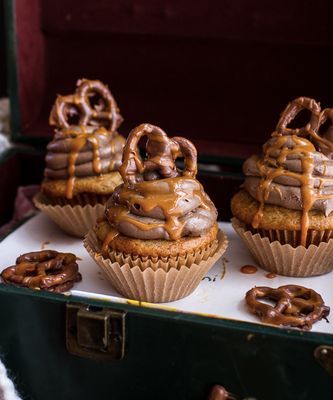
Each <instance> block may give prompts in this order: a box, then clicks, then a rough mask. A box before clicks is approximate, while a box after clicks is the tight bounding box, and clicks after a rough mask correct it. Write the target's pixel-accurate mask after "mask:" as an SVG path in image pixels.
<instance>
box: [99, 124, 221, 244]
mask: <svg viewBox="0 0 333 400" xmlns="http://www.w3.org/2000/svg"><path fill="white" fill-rule="evenodd" d="M143 136H147V142H146V153H147V154H146V158H145V159H144V160H142V159H141V157H140V155H139V151H138V147H137V146H138V142H139V140H140V139H141V138H142V137H143ZM178 157H184V159H185V161H184V164H185V167H184V170H180V169H179V168H177V166H176V159H177V158H178ZM119 172H120V173H121V175H122V178H123V181H124V183H123V184H122V185H120V186H118V188H117V189H116V190H115V191H114V193H113V194H112V196H111V197H110V199H109V201H108V203H107V205H106V212H105V215H106V218H107V220H108V221H109V223H110V225H111V226H112V227H113V228H114V234H111V235H110V236H109V240H112V238H113V237H114V235H116V234H118V233H121V234H123V235H126V236H129V237H132V238H137V239H165V240H177V239H179V238H181V237H184V236H201V235H203V234H204V233H206V232H208V231H209V230H210V229H211V228H212V227H213V226H214V224H215V223H216V219H217V211H216V208H215V206H214V204H213V203H212V201H211V200H210V198H209V197H208V195H207V194H206V193H205V192H204V190H203V187H202V185H201V184H200V183H199V182H198V181H197V180H196V179H195V176H196V173H197V152H196V149H195V147H194V145H193V144H192V143H191V142H190V141H189V140H187V139H185V138H182V137H173V138H169V137H168V136H167V135H166V133H165V132H164V131H163V130H162V129H160V128H158V127H156V126H153V125H150V124H142V125H140V126H138V127H137V128H135V129H133V130H132V132H131V133H130V135H129V136H128V139H127V142H126V145H125V147H124V153H123V163H122V166H121V167H120V169H119Z"/></svg>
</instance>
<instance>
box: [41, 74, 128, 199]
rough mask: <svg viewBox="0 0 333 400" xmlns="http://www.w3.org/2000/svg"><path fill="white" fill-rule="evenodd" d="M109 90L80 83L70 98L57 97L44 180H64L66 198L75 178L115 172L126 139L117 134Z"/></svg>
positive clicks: (118, 119)
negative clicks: (52, 136) (52, 134)
mask: <svg viewBox="0 0 333 400" xmlns="http://www.w3.org/2000/svg"><path fill="white" fill-rule="evenodd" d="M122 120H123V119H122V116H121V115H120V112H119V108H118V106H117V103H116V101H115V99H114V98H113V96H112V94H111V92H110V90H109V88H108V87H107V86H106V85H105V84H103V83H102V82H100V81H97V80H88V79H80V80H78V81H77V87H76V90H75V92H74V93H73V94H70V95H66V96H61V95H59V96H58V97H57V99H56V101H55V104H54V105H53V107H52V110H51V113H50V118H49V122H50V125H54V126H55V127H56V131H55V135H54V138H53V140H52V141H51V142H50V143H49V144H48V146H47V155H46V168H45V171H44V176H45V178H46V179H67V189H66V197H67V198H68V199H71V198H72V197H73V189H74V181H75V178H76V177H80V178H82V177H89V176H94V175H100V174H105V173H108V172H110V171H114V170H117V169H118V168H119V167H120V165H121V157H122V149H123V147H124V144H125V139H124V138H123V137H122V136H121V135H119V134H118V133H117V128H118V127H119V125H120V124H121V122H122Z"/></svg>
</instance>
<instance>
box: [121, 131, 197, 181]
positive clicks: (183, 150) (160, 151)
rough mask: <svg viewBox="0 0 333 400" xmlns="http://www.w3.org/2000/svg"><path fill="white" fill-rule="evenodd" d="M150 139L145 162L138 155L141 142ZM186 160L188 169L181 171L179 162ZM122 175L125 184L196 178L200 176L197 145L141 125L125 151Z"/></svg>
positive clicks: (131, 136) (132, 135)
mask: <svg viewBox="0 0 333 400" xmlns="http://www.w3.org/2000/svg"><path fill="white" fill-rule="evenodd" d="M144 136H147V142H146V154H147V155H146V159H145V160H144V161H143V160H142V159H141V157H140V155H139V150H138V143H139V141H140V139H141V138H142V137H144ZM178 157H184V158H185V168H184V170H183V171H179V170H178V169H177V167H176V159H177V158H178ZM119 172H120V174H121V175H122V178H123V180H124V182H125V183H129V184H134V183H136V182H139V181H142V180H143V179H145V180H152V179H160V178H174V177H176V176H179V175H185V176H189V177H193V178H194V177H195V175H196V173H197V151H196V148H195V147H194V145H193V144H192V143H191V142H190V141H189V140H187V139H185V138H182V137H173V138H169V137H168V136H167V134H166V133H165V132H164V131H163V130H162V129H161V128H158V127H157V126H153V125H150V124H142V125H139V126H138V127H136V128H134V129H133V130H132V131H131V133H130V134H129V136H128V138H127V141H126V145H125V147H124V152H123V163H122V166H121V167H120V168H119Z"/></svg>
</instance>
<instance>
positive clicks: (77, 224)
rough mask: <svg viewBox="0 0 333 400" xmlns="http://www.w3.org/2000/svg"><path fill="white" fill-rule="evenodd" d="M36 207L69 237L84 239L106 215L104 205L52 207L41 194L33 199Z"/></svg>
mask: <svg viewBox="0 0 333 400" xmlns="http://www.w3.org/2000/svg"><path fill="white" fill-rule="evenodd" d="M33 202H34V204H35V206H36V207H37V208H38V209H39V210H40V211H42V212H43V213H45V214H46V215H47V216H48V217H49V218H51V219H52V221H53V222H55V223H56V224H57V225H58V226H59V227H60V228H61V229H62V230H63V231H64V232H66V233H68V234H69V235H72V236H76V237H79V238H83V237H84V236H85V235H86V234H87V232H88V231H89V230H90V229H91V228H92V227H93V226H94V225H95V224H96V220H97V219H98V218H101V217H102V216H103V215H104V210H105V206H104V205H103V204H95V205H93V206H92V205H90V204H86V205H85V206H80V205H76V206H74V207H73V206H71V205H66V206H60V205H51V204H48V202H47V201H46V200H45V197H44V196H43V195H42V194H41V193H37V194H36V195H35V197H34V198H33Z"/></svg>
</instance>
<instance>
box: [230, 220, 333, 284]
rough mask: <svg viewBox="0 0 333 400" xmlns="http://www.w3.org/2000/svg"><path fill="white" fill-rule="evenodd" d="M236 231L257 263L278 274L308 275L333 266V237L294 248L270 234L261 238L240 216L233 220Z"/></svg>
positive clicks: (323, 271) (324, 272) (330, 269)
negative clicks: (271, 236)
mask: <svg viewBox="0 0 333 400" xmlns="http://www.w3.org/2000/svg"><path fill="white" fill-rule="evenodd" d="M231 222H232V226H233V228H234V229H235V231H236V232H237V234H238V235H239V236H240V237H241V238H242V239H243V241H244V243H245V244H246V246H247V248H248V249H249V251H250V252H251V254H252V256H253V257H254V258H255V260H256V261H257V262H258V264H259V265H260V266H261V267H262V268H263V269H265V270H266V271H269V272H273V273H275V274H278V275H285V276H293V277H305V276H315V275H323V274H326V273H328V272H330V271H332V269H333V239H330V240H329V241H328V242H321V243H320V244H319V246H316V245H314V244H311V245H309V246H308V247H307V248H306V247H304V246H297V247H292V246H291V245H290V244H281V243H280V242H279V241H277V240H275V241H273V242H270V240H269V238H268V237H261V236H260V235H259V233H256V234H253V233H252V232H251V231H249V230H246V227H245V224H243V223H242V222H241V221H239V220H238V219H237V218H233V219H232V220H231Z"/></svg>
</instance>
